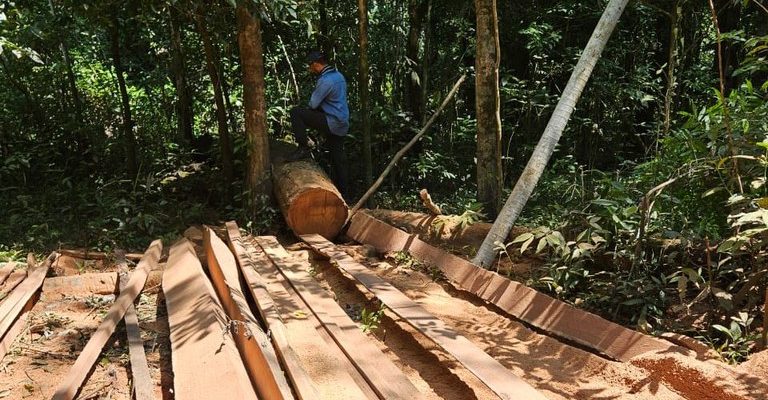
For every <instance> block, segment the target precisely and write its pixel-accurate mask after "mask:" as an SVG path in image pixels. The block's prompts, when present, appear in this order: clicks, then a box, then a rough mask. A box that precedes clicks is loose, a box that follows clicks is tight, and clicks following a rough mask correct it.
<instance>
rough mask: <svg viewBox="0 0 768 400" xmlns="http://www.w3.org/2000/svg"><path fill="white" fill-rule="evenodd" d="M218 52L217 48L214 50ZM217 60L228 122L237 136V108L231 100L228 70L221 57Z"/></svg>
mask: <svg viewBox="0 0 768 400" xmlns="http://www.w3.org/2000/svg"><path fill="white" fill-rule="evenodd" d="M214 50H216V48H214ZM216 59H217V60H218V61H219V63H218V65H217V69H218V71H219V73H220V77H221V82H220V83H221V94H222V95H223V96H224V104H226V106H227V107H226V109H227V121H229V126H230V128H231V131H232V132H234V133H235V134H237V132H238V128H237V120H236V118H235V107H233V106H232V102H231V101H230V99H229V84H228V83H227V82H228V81H227V74H226V70H225V68H224V62H223V61H222V58H221V55H219V56H218V57H216Z"/></svg>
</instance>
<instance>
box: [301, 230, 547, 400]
mask: <svg viewBox="0 0 768 400" xmlns="http://www.w3.org/2000/svg"><path fill="white" fill-rule="evenodd" d="M301 238H302V240H304V241H305V242H306V243H307V244H309V245H310V246H312V248H313V249H315V250H316V251H317V252H319V253H321V254H323V255H325V256H327V257H329V258H330V259H331V260H332V261H334V262H335V263H336V264H337V265H338V266H339V268H340V269H341V270H343V271H345V272H346V273H348V274H350V275H351V276H352V277H354V278H355V279H356V280H357V281H358V282H360V283H362V284H363V285H364V286H365V287H366V288H368V290H369V291H370V292H371V293H373V294H374V295H375V296H376V297H378V299H379V300H381V302H382V303H384V304H385V305H386V306H387V308H389V309H390V310H391V311H392V312H393V313H395V314H397V315H399V316H400V317H401V318H403V319H404V320H405V321H406V322H408V324H410V325H411V326H413V327H414V328H416V329H417V330H418V331H419V332H421V333H423V334H424V335H425V336H427V337H428V338H429V339H430V340H432V341H434V342H435V343H436V344H437V345H439V346H440V347H442V348H443V349H444V350H445V351H446V352H448V353H449V354H451V355H452V356H453V357H455V358H456V360H458V361H459V362H460V363H461V364H463V365H464V366H465V367H466V368H467V369H468V370H469V371H470V372H472V373H473V374H474V375H475V376H477V377H478V378H479V379H480V380H481V381H482V382H483V383H484V384H485V385H486V386H488V388H489V389H491V390H492V391H493V392H494V393H496V394H497V395H498V396H499V397H501V398H502V399H545V397H544V396H543V395H542V394H541V393H539V392H538V391H537V390H536V389H534V388H533V387H532V386H530V385H529V384H528V383H527V382H525V381H524V380H522V379H521V378H520V377H518V376H517V375H515V374H514V373H513V372H512V371H510V370H508V369H507V368H505V367H504V366H503V365H501V363H499V362H498V361H497V360H496V359H494V358H493V357H491V356H490V355H488V354H487V353H486V352H484V351H482V350H481V349H480V348H478V347H477V346H476V345H475V344H473V343H472V342H470V341H469V339H467V338H465V337H464V336H462V335H461V334H459V333H458V332H456V331H455V330H454V329H453V328H451V327H449V326H448V325H446V324H445V323H444V322H443V321H442V320H440V319H438V318H436V317H435V316H433V315H432V314H430V313H429V312H427V310H425V309H424V308H423V307H421V306H420V305H419V304H418V303H416V302H415V301H413V300H411V299H410V298H409V297H407V296H406V295H404V294H403V293H402V292H400V291H399V290H398V289H397V288H395V287H394V286H392V285H391V284H389V283H388V282H387V281H385V280H383V279H381V278H379V277H378V276H377V275H376V274H374V273H372V272H370V271H369V270H368V269H367V268H366V267H364V266H363V265H361V264H359V263H358V262H356V261H355V260H354V259H352V257H350V256H349V255H348V254H347V253H345V252H343V251H341V250H339V249H337V248H336V246H335V245H334V244H333V243H331V242H329V241H328V240H326V239H325V238H323V237H322V236H320V235H302V236H301Z"/></svg>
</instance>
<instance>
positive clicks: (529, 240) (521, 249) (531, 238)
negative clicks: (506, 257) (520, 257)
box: [520, 235, 533, 254]
mask: <svg viewBox="0 0 768 400" xmlns="http://www.w3.org/2000/svg"><path fill="white" fill-rule="evenodd" d="M531 243H533V235H531V237H530V238H529V239H528V240H526V241H525V242H523V244H522V246H520V254H523V253H525V250H526V249H527V248H528V246H530V245H531Z"/></svg>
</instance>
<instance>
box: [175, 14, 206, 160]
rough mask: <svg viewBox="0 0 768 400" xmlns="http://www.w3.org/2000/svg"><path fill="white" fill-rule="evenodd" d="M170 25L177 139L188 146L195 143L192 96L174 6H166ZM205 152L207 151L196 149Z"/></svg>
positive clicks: (181, 37)
mask: <svg viewBox="0 0 768 400" xmlns="http://www.w3.org/2000/svg"><path fill="white" fill-rule="evenodd" d="M168 10H169V14H170V25H171V73H172V74H173V82H174V86H176V95H177V96H178V99H177V102H176V122H177V129H178V130H179V137H181V138H182V139H183V140H184V141H186V142H187V144H188V145H192V144H193V143H195V140H194V133H193V132H192V118H193V117H192V115H193V112H192V96H190V93H189V87H188V85H187V73H186V65H185V64H186V63H185V57H184V48H183V45H182V41H183V35H182V32H181V29H180V27H179V23H180V22H181V17H180V16H179V11H178V10H177V9H176V8H175V7H174V6H168ZM198 150H205V151H207V149H198Z"/></svg>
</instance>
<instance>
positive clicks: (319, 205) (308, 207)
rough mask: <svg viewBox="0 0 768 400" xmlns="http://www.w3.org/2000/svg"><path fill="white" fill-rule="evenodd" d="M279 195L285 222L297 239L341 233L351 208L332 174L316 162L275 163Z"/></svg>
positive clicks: (275, 183) (330, 236) (333, 236)
mask: <svg viewBox="0 0 768 400" xmlns="http://www.w3.org/2000/svg"><path fill="white" fill-rule="evenodd" d="M273 168H274V170H273V173H272V176H273V179H274V186H275V196H276V197H277V202H278V204H279V205H280V210H281V211H282V213H283V217H284V218H285V222H286V223H287V224H288V226H289V227H290V228H291V230H292V231H293V233H294V234H296V235H297V236H300V235H307V234H312V233H316V234H319V235H321V236H323V237H325V238H326V239H328V240H333V238H335V237H336V235H338V234H339V232H340V231H341V229H342V228H343V227H344V224H345V223H346V221H347V216H348V215H349V207H348V206H347V204H346V203H345V202H344V198H343V197H342V196H341V194H340V193H339V190H338V189H336V186H334V184H333V182H331V179H330V178H328V175H326V174H325V172H323V170H322V169H321V168H320V167H319V166H318V165H317V164H315V163H314V162H313V161H294V162H285V163H275V164H273Z"/></svg>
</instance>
